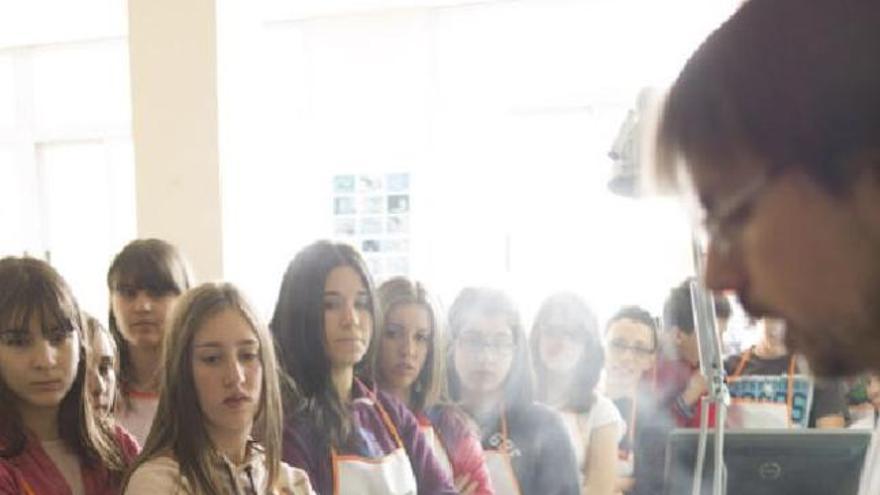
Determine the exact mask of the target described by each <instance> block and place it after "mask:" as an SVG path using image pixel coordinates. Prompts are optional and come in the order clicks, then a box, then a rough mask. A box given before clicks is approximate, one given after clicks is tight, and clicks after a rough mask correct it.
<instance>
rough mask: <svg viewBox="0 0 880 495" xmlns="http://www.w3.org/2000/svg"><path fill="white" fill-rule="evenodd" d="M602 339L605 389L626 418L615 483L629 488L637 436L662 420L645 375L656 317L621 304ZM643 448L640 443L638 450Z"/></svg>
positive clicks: (651, 363)
mask: <svg viewBox="0 0 880 495" xmlns="http://www.w3.org/2000/svg"><path fill="white" fill-rule="evenodd" d="M605 343H606V346H607V349H608V359H607V360H606V361H605V389H604V392H605V395H607V396H608V398H609V399H611V400H612V401H613V402H614V405H615V406H617V409H618V410H619V411H620V413H621V415H622V416H623V419H624V421H626V433H625V435H623V437H622V438H621V440H620V443H619V445H618V459H619V460H618V475H619V476H620V479H619V482H618V487H619V488H620V489H621V490H622V491H631V490H632V489H633V488H634V485H635V484H636V481H635V461H636V459H635V455H634V453H635V452H636V445H637V444H638V443H639V437H640V436H641V434H642V432H643V431H644V430H646V429H647V428H648V427H650V428H656V427H658V425H659V424H660V423H661V422H660V421H659V420H658V417H659V416H662V413H661V410H660V409H658V408H656V407H654V395H655V393H654V391H653V390H651V380H649V379H648V378H649V377H648V376H647V375H649V374H650V373H651V371H653V369H654V359H655V355H656V351H657V326H656V320H655V319H654V317H652V316H651V314H650V313H648V312H647V311H646V310H644V309H642V308H640V307H638V306H626V307H624V308H621V309H620V310H619V311H618V312H617V313H615V315H614V316H612V317H611V319H610V320H608V325H607V326H606V329H605ZM670 422H671V420H670ZM649 423H650V424H649ZM643 450H644V449H643V448H641V446H640V448H639V451H643Z"/></svg>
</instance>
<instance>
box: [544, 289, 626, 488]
mask: <svg viewBox="0 0 880 495" xmlns="http://www.w3.org/2000/svg"><path fill="white" fill-rule="evenodd" d="M529 340H530V344H531V351H532V362H534V363H535V376H536V378H537V383H538V400H540V401H541V402H543V403H544V404H547V405H548V406H550V407H552V408H554V409H555V410H557V411H559V413H560V414H561V415H562V419H563V422H564V423H565V428H566V431H567V432H568V437H569V439H570V440H571V444H572V446H573V447H574V453H575V458H576V459H577V465H578V474H579V477H580V480H581V489H582V493H584V494H585V495H611V494H612V493H615V492H617V490H616V488H615V487H616V485H617V475H616V470H617V444H618V442H619V441H620V439H621V437H622V436H623V430H624V429H625V425H624V422H623V419H622V418H621V417H620V413H619V412H618V410H617V408H616V407H615V405H614V403H613V402H611V401H610V400H609V399H608V398H606V397H605V396H603V395H601V394H600V393H599V392H598V391H597V390H596V388H597V385H598V383H599V377H600V376H601V374H602V368H603V366H604V363H605V353H604V352H603V349H602V340H601V338H600V337H599V323H598V320H597V319H596V316H595V314H593V311H592V310H591V309H590V307H589V306H588V305H587V303H586V301H584V300H583V298H581V297H580V296H579V295H577V294H575V293H572V292H559V293H557V294H554V295H552V296H550V297H548V298H547V299H545V300H544V302H543V303H542V304H541V307H540V308H539V309H538V314H537V316H535V322H534V325H533V326H532V332H531V334H530V336H529Z"/></svg>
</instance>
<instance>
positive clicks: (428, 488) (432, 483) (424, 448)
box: [283, 379, 457, 495]
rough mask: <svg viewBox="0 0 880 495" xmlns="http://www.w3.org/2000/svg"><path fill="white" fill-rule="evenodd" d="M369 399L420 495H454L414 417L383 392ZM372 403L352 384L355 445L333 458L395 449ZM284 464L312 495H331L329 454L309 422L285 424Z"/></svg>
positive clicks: (293, 420)
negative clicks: (301, 473) (305, 479)
mask: <svg viewBox="0 0 880 495" xmlns="http://www.w3.org/2000/svg"><path fill="white" fill-rule="evenodd" d="M373 393H374V394H375V396H376V397H377V398H378V400H379V403H380V404H381V405H382V408H383V409H384V410H385V412H386V413H387V414H388V417H389V418H390V419H391V422H392V423H393V424H394V425H395V426H396V427H397V432H398V434H399V435H400V439H401V441H402V442H403V446H404V448H405V449H406V453H407V455H408V456H409V460H410V464H411V465H412V468H413V474H415V477H416V482H417V483H418V492H419V493H420V494H424V495H432V494H438V495H444V494H450V495H452V494H455V493H457V492H456V491H455V489H454V488H453V486H452V480H450V479H449V477H448V475H447V474H446V473H445V472H444V469H443V467H442V466H441V465H440V464H439V463H438V461H437V459H436V458H435V457H434V454H433V452H432V451H431V447H430V446H429V445H428V443H427V441H426V440H425V438H424V436H423V435H422V433H421V432H420V431H419V424H418V421H417V420H416V418H415V416H413V414H412V413H411V412H410V411H409V410H408V409H407V407H406V406H405V405H404V404H403V403H401V402H400V401H398V400H397V399H394V398H393V397H391V396H390V395H388V394H386V393H384V392H381V391H375V392H373ZM370 397H371V393H370V391H369V389H368V388H367V386H366V385H364V384H363V383H361V382H360V381H359V380H357V379H355V383H354V387H353V388H352V420H353V422H354V430H353V433H352V437H353V440H352V441H351V442H349V445H346V446H343V447H341V448H338V449H337V454H340V455H358V456H362V457H367V458H377V457H382V456H384V455H387V454H389V453H391V452H392V451H394V450H395V449H397V443H396V442H395V440H394V437H393V436H392V434H391V432H390V431H388V428H386V427H385V423H384V422H383V420H382V416H381V415H380V413H379V411H378V408H377V407H375V404H374V402H373V401H372V399H371V398H370ZM283 459H284V461H285V462H287V463H288V464H290V465H291V466H294V467H298V468H300V469H303V470H305V471H306V472H307V473H308V474H309V479H310V481H311V482H312V487H313V488H314V489H315V491H316V492H318V493H319V494H321V495H332V493H333V471H332V466H331V460H330V452H329V451H328V450H327V449H326V448H322V447H321V440H320V436H319V435H318V432H317V431H315V428H314V426H313V423H312V422H311V421H310V420H309V419H308V418H304V417H298V416H293V417H288V418H287V419H286V421H285V424H284V448H283Z"/></svg>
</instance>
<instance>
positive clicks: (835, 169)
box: [657, 0, 880, 194]
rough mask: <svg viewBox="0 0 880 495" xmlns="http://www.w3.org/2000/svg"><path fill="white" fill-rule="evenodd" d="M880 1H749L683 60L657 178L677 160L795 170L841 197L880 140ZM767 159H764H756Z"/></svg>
mask: <svg viewBox="0 0 880 495" xmlns="http://www.w3.org/2000/svg"><path fill="white" fill-rule="evenodd" d="M878 88H880V2H878V1H877V0H810V1H809V2H804V1H803V0H749V1H747V2H744V3H743V5H742V7H741V8H740V9H739V10H738V11H737V12H736V13H735V14H734V15H733V16H732V17H731V18H730V19H729V20H728V21H727V22H725V23H724V24H723V25H722V26H721V27H720V28H718V29H717V30H716V31H715V32H713V33H712V34H711V35H710V36H709V37H708V38H707V39H706V41H705V42H704V43H703V44H702V45H701V46H700V47H699V49H697V51H696V52H695V53H694V54H693V55H692V56H691V58H690V60H688V62H687V64H686V65H685V67H684V69H683V70H682V71H681V74H680V75H679V76H678V78H677V80H676V81H675V83H674V84H673V86H672V88H671V90H670V92H669V96H668V98H667V100H666V103H665V106H664V108H663V109H662V113H661V119H660V124H659V129H658V132H657V137H658V140H657V159H658V169H657V175H658V177H659V178H660V179H661V182H663V183H665V184H666V185H670V184H674V182H675V181H676V174H677V170H678V164H679V163H680V162H681V159H685V160H694V159H698V160H701V161H706V162H710V163H712V164H713V165H716V164H717V165H721V166H723V165H725V164H726V160H718V157H734V159H736V157H743V155H742V153H748V154H750V155H751V156H753V157H757V158H759V159H761V160H762V163H763V165H764V166H765V167H766V171H767V173H769V174H774V173H778V172H779V171H781V170H783V169H785V168H788V167H799V168H801V169H803V170H804V171H805V172H806V173H807V174H808V175H809V176H811V177H812V178H813V179H814V180H816V181H817V183H819V184H821V185H822V186H823V187H825V188H826V189H827V190H828V191H829V192H832V193H838V194H839V193H842V192H844V191H846V190H847V188H848V186H850V185H851V183H852V180H853V178H854V177H856V176H857V173H858V169H856V168H855V167H852V166H847V165H848V163H849V162H850V160H849V158H851V157H852V156H853V155H856V154H858V153H860V152H863V151H865V150H871V149H876V148H877V146H878V143H880V91H878ZM764 160H766V162H764Z"/></svg>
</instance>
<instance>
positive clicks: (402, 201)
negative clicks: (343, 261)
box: [331, 172, 412, 283]
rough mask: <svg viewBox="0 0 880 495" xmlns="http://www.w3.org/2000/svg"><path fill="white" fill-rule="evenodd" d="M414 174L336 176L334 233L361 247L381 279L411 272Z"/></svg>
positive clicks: (374, 275)
mask: <svg viewBox="0 0 880 495" xmlns="http://www.w3.org/2000/svg"><path fill="white" fill-rule="evenodd" d="M411 200H412V198H411V194H410V174H409V173H406V172H393V173H386V174H339V175H335V176H333V201H332V206H331V208H332V212H333V237H334V238H335V239H336V240H338V241H342V242H347V243H349V244H351V245H353V246H355V247H356V248H358V249H359V250H360V252H361V254H363V256H364V259H365V260H366V262H367V267H368V268H369V269H370V271H371V273H372V275H373V278H374V279H375V280H376V281H377V282H378V283H381V282H382V281H383V280H387V279H388V278H390V277H393V276H396V275H403V276H408V275H409V273H410V212H411V206H412V205H411Z"/></svg>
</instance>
